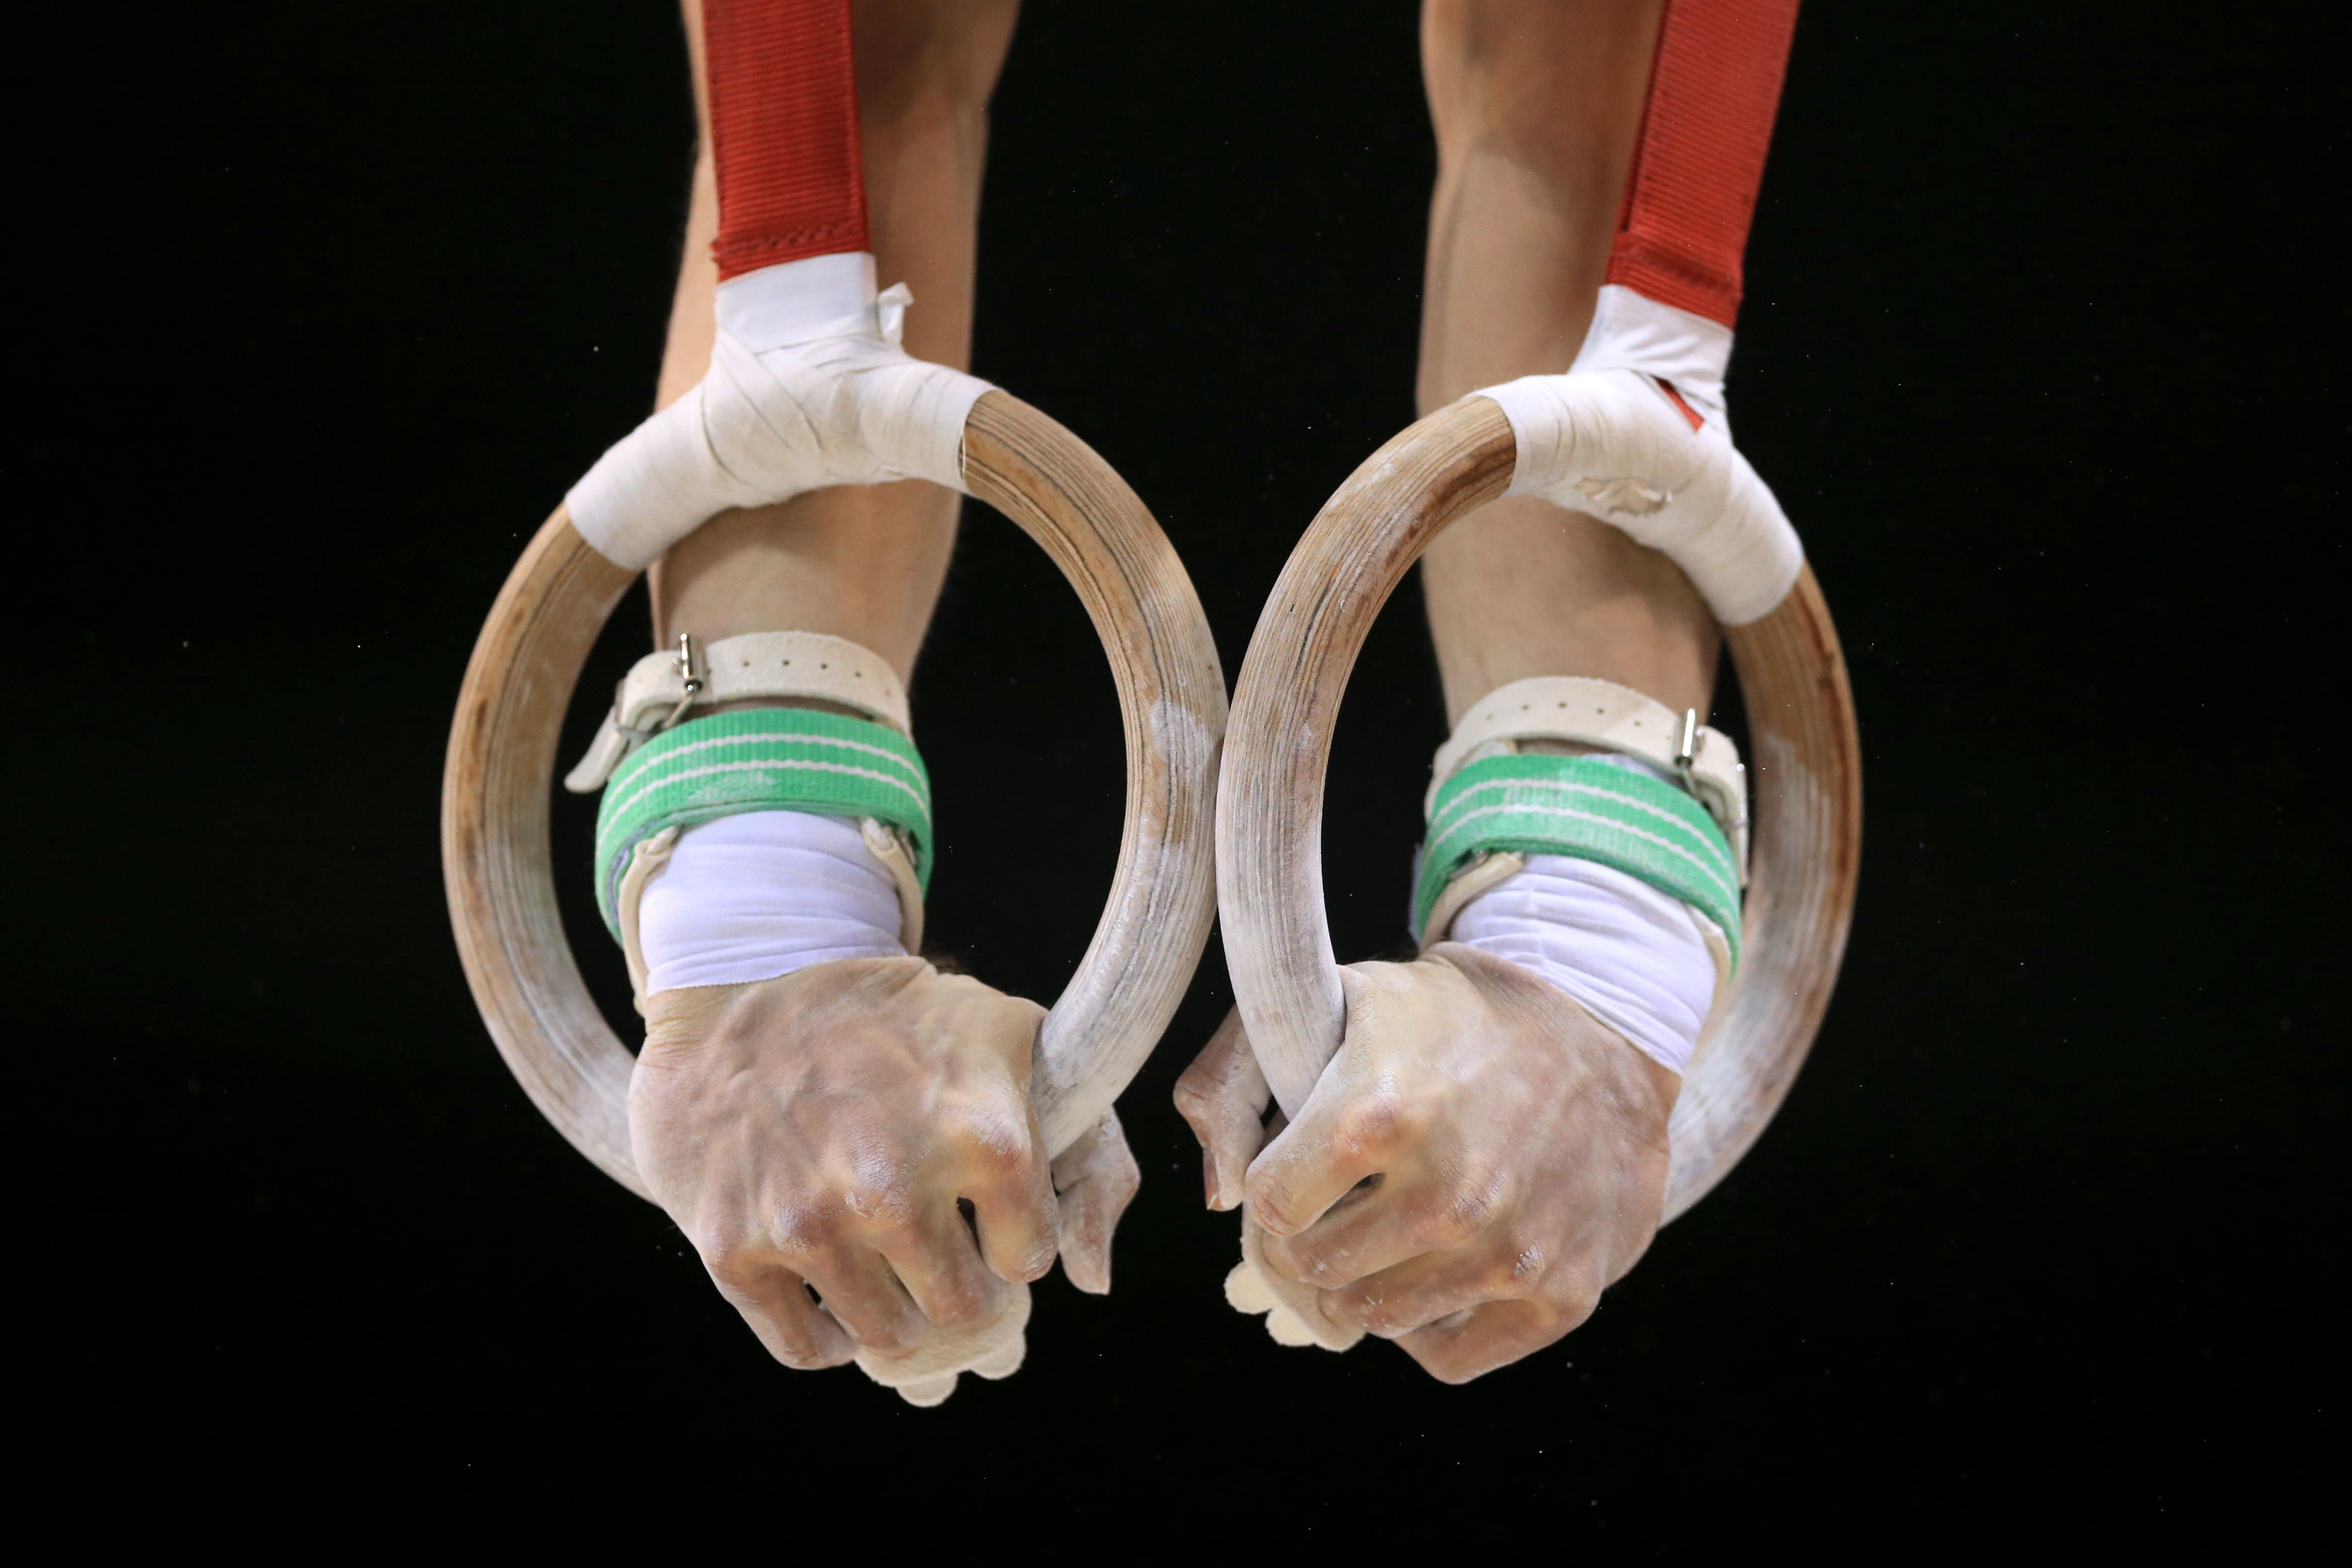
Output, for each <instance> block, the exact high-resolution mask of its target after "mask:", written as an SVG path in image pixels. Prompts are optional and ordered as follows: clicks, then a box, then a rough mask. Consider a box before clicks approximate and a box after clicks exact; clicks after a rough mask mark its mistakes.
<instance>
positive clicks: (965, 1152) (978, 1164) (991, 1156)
mask: <svg viewBox="0 0 2352 1568" xmlns="http://www.w3.org/2000/svg"><path fill="white" fill-rule="evenodd" d="M947 1138H948V1142H949V1143H950V1146H952V1147H953V1148H954V1149H955V1151H956V1152H957V1153H958V1154H959V1155H960V1156H961V1158H962V1159H963V1161H964V1163H966V1164H967V1165H969V1166H971V1167H972V1168H973V1169H975V1170H976V1171H978V1172H979V1173H981V1174H982V1175H984V1176H988V1177H992V1178H995V1179H998V1180H1018V1179H1021V1178H1023V1177H1025V1176H1026V1175H1028V1173H1029V1172H1030V1169H1031V1167H1032V1166H1034V1164H1035V1163H1036V1153H1037V1151H1036V1149H1035V1147H1034V1144H1033V1143H1032V1142H1031V1141H1030V1137H1029V1122H1028V1118H1027V1117H1026V1116H1025V1115H1023V1114H1016V1113H1014V1112H1013V1111H1011V1110H1003V1109H1000V1108H993V1107H981V1106H971V1107H966V1108H964V1109H963V1110H959V1111H957V1112H956V1113H955V1114H954V1115H953V1116H952V1117H951V1118H950V1121H949V1123H948V1126H947Z"/></svg>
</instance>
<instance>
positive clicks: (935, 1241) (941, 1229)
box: [877, 1204, 1004, 1329]
mask: <svg viewBox="0 0 2352 1568" xmlns="http://www.w3.org/2000/svg"><path fill="white" fill-rule="evenodd" d="M877 1246H878V1247H879V1248H880V1250H881V1253H882V1258H883V1260H884V1261H885V1262H887V1263H888V1264H889V1265H890V1271H891V1272H892V1273H894V1274H896V1275H898V1279H899V1282H900V1283H901V1284H903V1285H904V1286H906V1288H907V1294H908V1295H909V1296H911V1297H913V1298H914V1301H915V1306H916V1308H917V1309H918V1310H919V1311H921V1313H922V1314H923V1316H924V1317H925V1318H927V1319H929V1321H930V1322H931V1324H932V1326H933V1327H935V1328H941V1329H969V1328H972V1327H975V1326H976V1325H978V1324H981V1323H984V1322H987V1321H989V1320H990V1319H991V1318H993V1317H994V1316H996V1314H997V1313H998V1312H999V1311H1001V1310H1003V1306H1004V1282H1003V1280H1001V1279H998V1278H997V1277H996V1276H995V1275H993V1274H992V1273H990V1272H989V1270H988V1268H987V1266H986V1265H985V1264H983V1263H982V1262H981V1260H980V1247H979V1246H978V1244H977V1243H976V1242H975V1241H974V1239H973V1237H972V1234H971V1226H968V1225H966V1224H965V1223H964V1218H963V1213H962V1211H961V1209H959V1208H957V1207H956V1205H953V1204H946V1205H940V1207H939V1208H938V1209H936V1210H933V1211H928V1212H926V1214H925V1215H923V1217H922V1218H921V1219H919V1220H917V1221H915V1222H912V1223H910V1224H908V1225H906V1226H902V1227H900V1228H899V1229H897V1230H894V1231H891V1232H888V1233H887V1234H886V1235H884V1236H882V1237H878V1238H877Z"/></svg>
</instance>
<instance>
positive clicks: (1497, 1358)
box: [1397, 1300, 1592, 1383]
mask: <svg viewBox="0 0 2352 1568" xmlns="http://www.w3.org/2000/svg"><path fill="white" fill-rule="evenodd" d="M1591 1315H1592V1312H1591V1308H1590V1307H1587V1308H1586V1309H1585V1310H1583V1312H1581V1313H1580V1314H1571V1313H1568V1312H1563V1311H1561V1310H1559V1308H1558V1307H1557V1306H1555V1305H1554V1304H1552V1303H1550V1302H1548V1301H1526V1300H1522V1301H1489V1302H1487V1303H1486V1304H1485V1305H1484V1306H1481V1307H1478V1308H1475V1309H1474V1310H1471V1311H1470V1312H1468V1313H1466V1314H1465V1315H1463V1316H1460V1317H1450V1318H1444V1319H1441V1320H1440V1321H1437V1322H1435V1323H1433V1324H1431V1325H1430V1326H1429V1327H1427V1328H1425V1329H1420V1330H1416V1331H1414V1332H1412V1333H1410V1334H1407V1335H1405V1336H1404V1337H1403V1338H1402V1339H1401V1340H1399V1341H1397V1344H1398V1345H1399V1347H1401V1348H1402V1350H1403V1351H1404V1352H1405V1353H1406V1354H1407V1355H1409V1356H1411V1357H1412V1359H1413V1360H1415V1361H1417V1362H1419V1363H1421V1365H1422V1369H1423V1371H1424V1372H1427V1373H1429V1374H1430V1375H1431V1376H1432V1377H1433V1378H1436V1379H1437V1380H1438V1381H1439V1382H1440V1383H1467V1382H1469V1381H1470V1380H1471V1379H1472V1378H1474V1377H1482V1376H1484V1375H1485V1374H1486V1373H1490V1372H1492V1371H1494V1370H1495V1369H1496V1367H1500V1366H1508V1365H1510V1364H1511V1363H1513V1362H1515V1361H1517V1360H1519V1359H1520V1358H1522V1357H1524V1356H1528V1355H1532V1354H1534V1353H1535V1352H1537V1351H1539V1350H1541V1349H1543V1348H1544V1347H1545V1346H1546V1345H1549V1344H1553V1343H1556V1342H1558V1341H1559V1340H1560V1339H1562V1338H1563V1337H1565V1336H1566V1335H1567V1334H1568V1332H1569V1331H1570V1330H1572V1329H1574V1328H1575V1327H1577V1325H1579V1324H1580V1323H1581V1322H1583V1321H1584V1320H1585V1319H1586V1318H1589V1317H1591Z"/></svg>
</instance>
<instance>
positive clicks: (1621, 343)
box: [1476, 283, 1805, 626]
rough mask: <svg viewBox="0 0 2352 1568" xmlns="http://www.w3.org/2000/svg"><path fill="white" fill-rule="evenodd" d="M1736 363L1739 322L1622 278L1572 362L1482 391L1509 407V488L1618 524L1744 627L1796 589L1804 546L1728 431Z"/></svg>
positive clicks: (1608, 292)
mask: <svg viewBox="0 0 2352 1568" xmlns="http://www.w3.org/2000/svg"><path fill="white" fill-rule="evenodd" d="M1730 363H1731V331H1730V329H1729V328H1727V327H1725V326H1722V325H1720V324H1718V323H1717V322H1714V321H1708V320H1706V318H1705V317H1703V316H1695V315H1692V314H1691V313H1690V312H1689V311H1687V310H1675V308H1674V307H1673V306H1671V305H1661V304H1659V303H1658V302H1657V301H1656V300H1650V299H1646V298H1644V297H1643V296H1642V295H1640V294H1637V293H1635V292H1634V291H1633V289H1627V288H1625V287H1623V286H1622V285H1620V284H1615V283H1612V284H1607V285H1604V286H1603V287H1602V289H1601V298H1600V301H1599V303H1598V305H1597V306H1596V307H1595V309H1594V310H1593V314H1592V325H1591V327H1590V328H1589V329H1588V330H1587V331H1586V332H1585V337H1584V345H1583V347H1582V348H1580V350H1578V351H1577V355H1576V361H1575V363H1573V364H1571V365H1570V367H1569V371H1568V374H1565V375H1528V376H1521V377H1520V378H1519V379H1518V380H1517V381H1509V382H1505V383H1503V384H1501V385H1499V386H1489V387H1485V388H1482V389H1481V390H1480V391H1479V392H1478V393H1477V394H1476V395H1478V396H1482V397H1486V398H1491V399H1492V400H1493V401H1494V402H1495V403H1496V404H1497V405H1500V406H1501V408H1502V410H1503V414H1504V416H1506V417H1507V418H1508V419H1509V420H1510V422H1511V433H1512V435H1513V436H1514V437H1517V442H1518V462H1517V467H1516V468H1515V469H1514V471H1513V473H1512V476H1511V488H1510V489H1509V490H1508V491H1507V493H1508V494H1510V495H1515V496H1522V495H1532V496H1540V497H1542V498H1543V499H1544V500H1548V501H1550V502H1552V503H1553V504H1554V505H1556V506H1561V507H1566V508H1567V509H1568V510H1570V511H1580V512H1583V513H1585V514H1586V515H1588V516H1591V517H1597V518H1599V519H1600V520H1601V521H1603V522H1606V523H1610V524H1612V525H1613V526H1615V527H1617V528H1619V529H1622V531H1624V532H1625V533H1626V534H1627V535H1628V536H1629V537H1631V538H1632V539H1633V540H1635V541H1637V542H1640V543H1643V544H1646V545H1648V546H1649V547H1650V548H1651V549H1653V550H1656V551H1659V552H1663V553H1664V554H1665V555H1666V556H1667V557H1669V558H1670V559H1671V560H1673V562H1674V563H1675V565H1677V566H1679V567H1681V568H1682V569H1683V573H1684V574H1685V576H1687V577H1689V578H1690V580H1691V582H1692V584H1694V585H1696V587H1697V589H1698V591H1699V594H1700V595H1701V596H1702V597H1703V598H1705V599H1706V603H1707V607H1708V608H1709V609H1711V610H1713V611H1714V612H1715V616H1716V619H1717V620H1718V621H1721V622H1722V623H1723V624H1724V625H1725V626H1746V625H1747V624H1748V623H1749V622H1750V621H1754V620H1758V619H1759V618H1761V617H1762V616H1765V615H1767V614H1769V612H1770V611H1771V610H1772V609H1773V607H1774V606H1776V605H1779V604H1780V601H1781V600H1782V599H1783V598H1785V597H1786V596H1787V595H1788V592H1789V588H1790V584H1793V583H1795V582H1796V580H1797V573H1798V572H1799V570H1800V569H1801V568H1802V566H1803V565H1804V561H1805V552H1804V547H1803V546H1802V545H1801V544H1800V543H1798V542H1797V531H1796V530H1795V529H1794V528H1792V527H1790V524H1789V519H1788V515H1787V514H1786V513H1784V512H1783V511H1782V510H1780V502H1779V501H1778V500H1775V499H1774V498H1773V495H1772V491H1771V489H1769V487H1768V486H1767V485H1766V484H1765V483H1764V481H1763V480H1762V479H1759V478H1758V477H1757V474H1756V470H1755V469H1754V468H1750V467H1748V459H1747V458H1743V457H1742V456H1740V454H1739V451H1738V448H1737V447H1733V446H1732V444H1731V426H1730V423H1729V419H1728V416H1727V411H1726V408H1725V405H1724V396H1723V377H1724V373H1725V371H1726V370H1727V368H1728V366H1729V365H1730ZM1694 421H1696V423H1697V428H1696V429H1694V428H1692V426H1693V423H1694Z"/></svg>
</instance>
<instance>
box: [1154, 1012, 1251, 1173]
mask: <svg viewBox="0 0 2352 1568" xmlns="http://www.w3.org/2000/svg"><path fill="white" fill-rule="evenodd" d="M1272 1098H1273V1094H1272V1091H1270V1090H1269V1089H1267V1088H1266V1084H1265V1074H1264V1073H1263V1072H1261V1071H1259V1070H1258V1065H1257V1058H1256V1057H1255V1056H1253V1055H1251V1054H1250V1044H1249V1036H1248V1035H1247V1034H1246V1033H1244V1031H1243V1028H1242V1016H1241V1012H1240V1010H1239V1009H1238V1008H1236V1009H1235V1010H1234V1011H1233V1012H1231V1013H1228V1014H1226V1015H1225V1021H1224V1022H1223V1024H1220V1025H1219V1026H1217V1032H1216V1033H1215V1034H1213V1035H1212V1036H1210V1037H1209V1043H1208V1044H1207V1045H1206V1046H1204V1047H1202V1049H1201V1054H1200V1055H1199V1056H1198V1057H1196V1058H1193V1061H1192V1066H1191V1067H1188V1068H1185V1069H1184V1076H1183V1077H1181V1078H1180V1079H1177V1080H1176V1109H1177V1110H1179V1111H1180V1112H1181V1113H1182V1115H1183V1118H1184V1120H1185V1121H1188V1122H1190V1123H1191V1124H1192V1136H1194V1137H1195V1138H1198V1139H1199V1140H1200V1141H1201V1173H1202V1181H1203V1183H1204V1184H1205V1185H1206V1186H1207V1188H1208V1201H1209V1206H1210V1207H1211V1208H1213V1209H1234V1208H1239V1207H1240V1206H1241V1203H1242V1183H1243V1180H1244V1177H1245V1176H1246V1175H1247V1174H1248V1173H1249V1164H1250V1161H1251V1160H1252V1159H1254V1158H1255V1157H1256V1154H1257V1152H1258V1148H1259V1146H1260V1145H1261V1144H1263V1143H1264V1142H1265V1128H1264V1127H1263V1126H1261V1125H1260V1119H1261V1118H1263V1117H1264V1116H1265V1107H1266V1102H1267V1101H1268V1100H1271V1099H1272Z"/></svg>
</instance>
